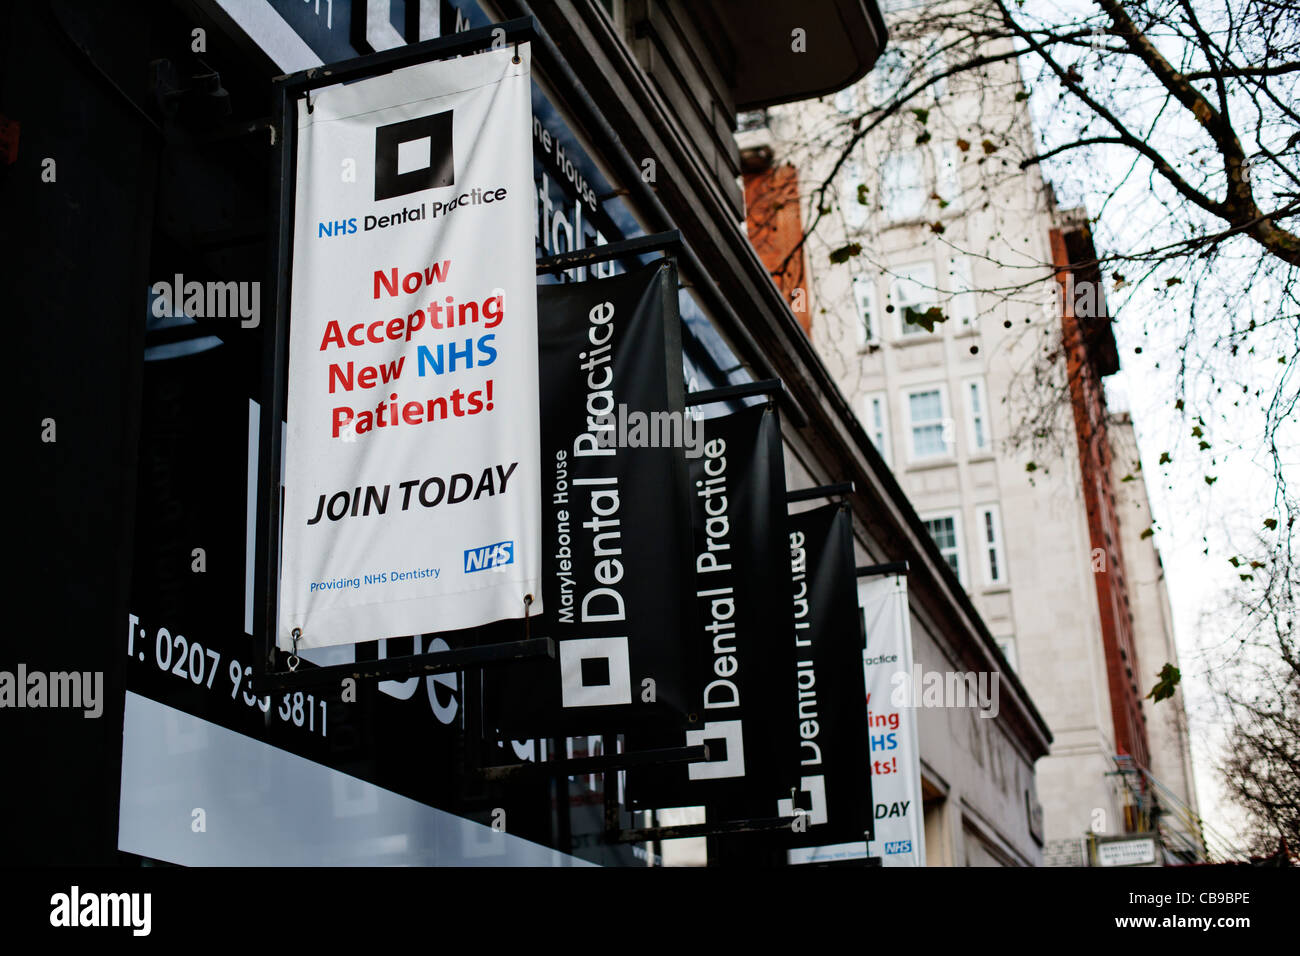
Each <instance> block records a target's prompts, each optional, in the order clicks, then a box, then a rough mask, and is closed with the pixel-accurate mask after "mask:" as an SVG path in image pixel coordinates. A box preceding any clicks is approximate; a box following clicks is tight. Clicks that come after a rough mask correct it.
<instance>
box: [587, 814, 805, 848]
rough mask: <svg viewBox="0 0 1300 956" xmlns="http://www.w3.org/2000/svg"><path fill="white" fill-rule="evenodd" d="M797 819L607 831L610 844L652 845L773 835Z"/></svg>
mask: <svg viewBox="0 0 1300 956" xmlns="http://www.w3.org/2000/svg"><path fill="white" fill-rule="evenodd" d="M794 819H795V817H765V818H762V819H756V820H727V821H720V822H718V823H686V824H683V825H681V826H676V827H635V828H633V829H629V830H606V831H605V840H606V842H608V843H649V842H651V841H654V840H682V839H686V838H688V837H709V836H724V835H727V834H731V833H770V832H772V831H774V830H784V829H785V828H786V827H788V826H789V825H790V821H791V820H794Z"/></svg>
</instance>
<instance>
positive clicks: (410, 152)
mask: <svg viewBox="0 0 1300 956" xmlns="http://www.w3.org/2000/svg"><path fill="white" fill-rule="evenodd" d="M451 114H452V111H451V110H447V111H446V112H445V113H434V114H433V115H432V116H421V117H419V118H417V119H413V120H403V121H402V122H400V123H390V124H389V125H388V126H380V127H377V128H376V129H375V201H376V202H378V201H379V200H381V199H392V198H393V197H394V196H405V195H407V194H408V193H414V192H419V191H420V190H422V189H437V188H438V187H440V186H451V185H453V184H454V183H455V181H456V169H455V163H454V161H453V155H452V143H451Z"/></svg>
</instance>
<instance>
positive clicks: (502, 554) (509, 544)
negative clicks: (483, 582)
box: [465, 541, 515, 574]
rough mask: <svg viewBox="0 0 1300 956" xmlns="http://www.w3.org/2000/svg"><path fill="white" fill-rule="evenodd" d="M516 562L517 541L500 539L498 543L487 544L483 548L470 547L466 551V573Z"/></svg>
mask: <svg viewBox="0 0 1300 956" xmlns="http://www.w3.org/2000/svg"><path fill="white" fill-rule="evenodd" d="M514 563H515V543H514V542H513V541H498V542H497V543H496V544H485V545H484V546H483V547H481V548H470V549H469V550H468V551H466V552H465V573H466V574H469V573H470V572H471V571H485V570H487V569H488V568H500V567H504V566H505V565H507V564H514Z"/></svg>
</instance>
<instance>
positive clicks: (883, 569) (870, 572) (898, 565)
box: [855, 561, 907, 578]
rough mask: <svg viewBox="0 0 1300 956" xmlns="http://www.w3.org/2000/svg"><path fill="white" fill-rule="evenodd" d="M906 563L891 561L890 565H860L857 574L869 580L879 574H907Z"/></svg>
mask: <svg viewBox="0 0 1300 956" xmlns="http://www.w3.org/2000/svg"><path fill="white" fill-rule="evenodd" d="M906 573H907V562H906V561H890V562H889V563H888V564H864V565H860V566H859V567H858V568H857V569H856V571H855V574H856V576H857V577H860V578H869V577H872V576H874V575H877V574H906Z"/></svg>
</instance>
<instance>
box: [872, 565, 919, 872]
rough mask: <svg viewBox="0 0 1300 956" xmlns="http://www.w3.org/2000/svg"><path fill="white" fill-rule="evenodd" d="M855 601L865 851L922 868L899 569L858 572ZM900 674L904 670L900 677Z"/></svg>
mask: <svg viewBox="0 0 1300 956" xmlns="http://www.w3.org/2000/svg"><path fill="white" fill-rule="evenodd" d="M858 603H859V604H860V605H861V606H862V613H863V616H864V617H865V618H866V625H867V647H866V650H865V651H863V653H862V660H863V666H864V668H865V670H866V684H867V733H868V735H869V737H870V741H871V798H872V802H873V803H874V804H875V807H874V808H873V811H874V817H875V839H874V840H873V841H872V842H871V843H870V844H869V846H868V848H867V852H868V853H869V854H870V855H871V856H877V857H880V861H881V865H882V866H925V825H924V822H923V814H922V807H921V799H922V797H921V751H920V747H919V745H918V743H917V732H916V711H915V709H914V708H913V707H912V706H911V704H912V701H911V700H910V698H909V697H908V695H907V691H908V690H909V689H910V686H911V685H910V683H909V682H910V681H911V679H912V624H911V617H910V616H909V614H908V610H907V578H906V577H905V576H903V575H885V576H881V577H868V578H861V579H859V581H858ZM900 675H901V676H900Z"/></svg>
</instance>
